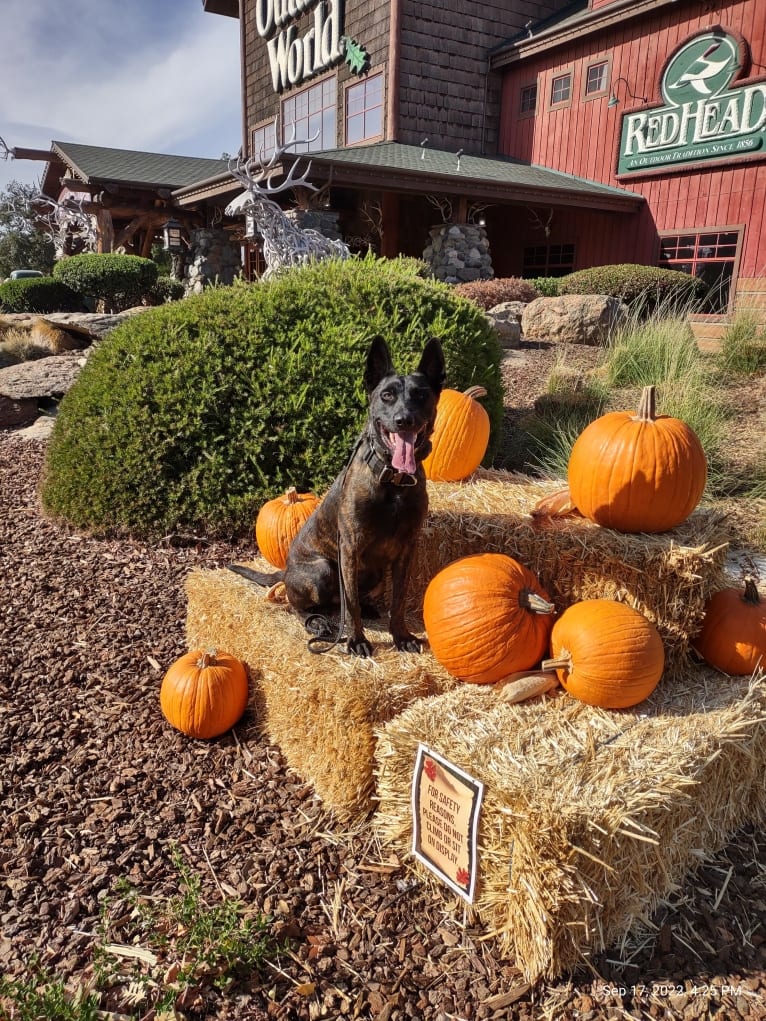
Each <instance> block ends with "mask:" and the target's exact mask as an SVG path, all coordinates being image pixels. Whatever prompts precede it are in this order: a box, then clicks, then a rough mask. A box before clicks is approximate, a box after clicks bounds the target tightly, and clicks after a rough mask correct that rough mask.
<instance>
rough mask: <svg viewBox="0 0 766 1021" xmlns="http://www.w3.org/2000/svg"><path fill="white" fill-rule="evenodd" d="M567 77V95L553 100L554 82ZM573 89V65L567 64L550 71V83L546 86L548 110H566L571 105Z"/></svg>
mask: <svg viewBox="0 0 766 1021" xmlns="http://www.w3.org/2000/svg"><path fill="white" fill-rule="evenodd" d="M563 78H569V95H568V96H567V97H566V99H559V100H556V101H554V99H553V86H554V84H555V83H556V82H557V81H559V80H561V79H563ZM574 91H575V76H574V66H573V65H569V66H568V67H562V68H559V69H558V70H556V71H552V72H551V76H550V84H549V86H548V109H549V110H566V109H567V108H568V107H570V106H571V105H572V101H573V99H574Z"/></svg>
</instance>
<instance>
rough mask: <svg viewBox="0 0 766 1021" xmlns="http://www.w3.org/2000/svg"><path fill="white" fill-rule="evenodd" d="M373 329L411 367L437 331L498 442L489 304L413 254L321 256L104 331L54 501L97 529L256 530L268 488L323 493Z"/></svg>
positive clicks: (357, 403)
mask: <svg viewBox="0 0 766 1021" xmlns="http://www.w3.org/2000/svg"><path fill="white" fill-rule="evenodd" d="M376 334H381V335H382V336H383V337H385V339H386V340H387V341H388V343H389V346H390V347H391V351H392V355H393V358H394V362H395V364H396V366H397V367H398V368H400V369H401V370H402V371H410V370H411V369H412V368H414V367H415V365H416V364H417V361H418V360H419V357H420V353H421V351H422V349H423V346H424V344H425V342H426V341H427V340H428V338H429V337H431V336H437V337H439V338H440V339H441V341H442V344H443V347H444V352H445V358H446V362H447V372H448V384H449V385H450V386H453V387H455V388H457V389H461V390H463V389H465V388H466V387H467V386H469V385H471V384H472V383H479V384H481V385H483V386H484V387H486V389H487V391H488V396H487V397H486V398H485V399H484V401H483V402H482V403H483V404H484V406H485V407H486V409H487V411H488V413H489V415H490V420H491V423H492V436H493V441H492V442H493V443H494V442H495V438H496V437H497V436H498V435H499V433H500V427H501V423H502V402H503V392H502V382H501V378H500V370H499V363H500V357H501V351H500V347H499V344H498V342H497V339H496V337H495V334H494V331H493V330H492V329H491V327H490V326H489V324H488V323H487V321H486V319H485V317H484V315H483V314H482V313H481V312H480V311H479V310H478V309H477V308H476V307H475V306H474V305H472V304H471V303H470V302H468V301H465V300H463V299H461V298H458V297H457V296H456V295H454V294H453V292H452V290H451V289H450V287H449V286H448V285H446V284H442V283H437V282H436V281H433V280H425V279H421V278H419V277H418V276H416V275H414V274H413V272H412V271H411V266H410V265H409V263H406V262H405V263H404V264H399V263H398V261H397V260H393V261H389V262H387V261H384V260H376V259H374V258H366V259H363V260H358V259H350V260H346V261H344V262H340V261H327V262H321V263H315V264H313V265H310V266H305V267H301V268H299V269H295V270H291V271H289V272H287V273H284V274H283V275H280V276H278V277H275V278H274V279H273V280H270V281H268V282H267V283H259V284H253V285H240V286H237V287H222V288H210V289H208V290H206V291H205V292H203V293H202V294H199V295H193V296H191V297H188V298H186V299H185V300H184V301H182V302H176V303H173V304H169V305H162V306H159V307H157V308H154V309H148V310H147V311H146V312H144V313H142V315H140V316H136V317H134V318H132V319H130V320H129V321H128V322H125V323H123V324H122V325H121V326H119V327H118V328H117V329H116V330H114V331H113V332H112V333H111V334H109V336H108V337H107V338H106V339H105V340H104V341H103V342H102V343H101V344H100V345H99V346H98V347H97V348H96V350H95V351H94V352H93V354H92V355H91V357H90V358H89V359H88V362H87V364H86V365H85V367H84V368H83V370H82V372H81V374H80V376H79V378H78V380H77V382H76V383H75V385H74V386H73V387H72V389H71V390H70V391H69V393H68V394H67V396H66V397H65V398H64V400H63V401H62V403H61V406H60V409H59V414H58V416H57V419H56V424H55V428H54V431H53V434H52V436H51V440H50V442H49V447H48V458H47V467H46V473H45V478H44V482H43V489H42V494H43V502H44V505H45V507H46V508H47V509H48V510H49V511H50V512H51V513H53V514H55V515H60V516H63V517H64V518H66V519H68V520H69V521H71V522H73V523H74V524H75V525H78V526H83V527H88V528H93V529H97V530H100V531H129V532H133V533H135V534H143V535H160V534H167V533H169V532H172V531H174V530H179V529H186V530H188V529H194V530H200V529H202V530H205V531H206V532H208V533H209V534H212V535H229V534H246V533H247V532H249V530H250V529H251V527H252V523H253V521H254V518H255V515H256V513H257V511H258V509H259V507H260V506H261V504H262V503H263V502H264V501H265V500H266V499H269V498H271V497H273V496H275V495H277V494H278V493H279V492H283V491H284V489H285V488H286V487H287V486H288V485H291V484H292V485H296V486H298V488H299V489H304V490H309V489H313V490H315V491H322V490H323V489H324V488H325V487H326V486H327V485H328V483H329V482H330V481H331V479H332V478H333V477H334V476H335V475H336V474H337V473H338V472H339V471H340V469H341V468H342V466H343V464H344V463H345V461H346V459H347V458H348V455H349V451H350V450H351V447H352V443H353V439H354V436H355V434H356V433H357V432H358V431H359V429H360V428H361V425H362V423H363V420H364V415H365V411H366V398H365V395H364V390H363V385H362V376H363V371H364V360H365V355H366V351H367V348H368V346H369V343H370V340H371V339H372V337H374V336H375V335H376ZM489 458H491V450H490V452H489V454H488V459H489Z"/></svg>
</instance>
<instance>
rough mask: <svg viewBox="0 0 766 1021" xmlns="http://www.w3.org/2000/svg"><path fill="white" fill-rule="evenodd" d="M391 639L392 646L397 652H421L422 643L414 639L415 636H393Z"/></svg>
mask: <svg viewBox="0 0 766 1021" xmlns="http://www.w3.org/2000/svg"><path fill="white" fill-rule="evenodd" d="M393 639H394V645H395V646H396V648H397V649H398V650H399V652H422V651H423V643H422V642H421V640H420V639H419V638H416V637H415V635H411V634H403V635H394V636H393Z"/></svg>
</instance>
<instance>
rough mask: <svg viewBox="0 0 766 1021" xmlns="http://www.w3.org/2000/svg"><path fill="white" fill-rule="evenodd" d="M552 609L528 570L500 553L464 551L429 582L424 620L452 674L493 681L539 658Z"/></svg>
mask: <svg viewBox="0 0 766 1021" xmlns="http://www.w3.org/2000/svg"><path fill="white" fill-rule="evenodd" d="M554 612H555V608H554V606H553V604H552V603H551V602H550V601H549V599H548V595H547V593H546V592H545V590H544V589H543V588H542V587H541V586H540V583H539V582H538V580H537V578H536V577H535V575H534V574H533V573H532V571H530V570H528V569H527V568H526V567H524V566H523V565H522V564H520V563H518V562H517V561H516V560H514V559H513V558H512V557H509V556H506V555H505V554H503V553H479V554H476V555H475V556H468V557H462V558H461V559H460V560H455V561H454V562H453V563H451V564H448V565H447V566H446V567H445V568H443V569H442V570H441V571H439V573H438V574H436V575H435V576H434V577H433V578H432V579H431V581H430V582H429V584H428V588H427V589H426V594H425V597H424V600H423V622H424V624H425V627H426V632H427V633H428V641H429V644H430V646H431V651H432V652H433V654H434V656H435V657H436V659H437V660H438V661H439V663H441V665H442V666H443V667H444V668H445V670H448V671H449V673H451V674H452V675H453V676H454V677H458V678H460V680H462V681H469V682H471V683H473V684H491V683H493V682H494V681H499V680H501V679H502V678H504V677H507V676H508V674H511V673H514V672H515V671H517V670H527V669H528V668H529V667H532V666H535V665H536V664H537V663H539V662H540V659H541V657H542V656H543V654H544V653H545V650H546V648H547V645H548V636H549V634H550V630H551V614H553V613H554Z"/></svg>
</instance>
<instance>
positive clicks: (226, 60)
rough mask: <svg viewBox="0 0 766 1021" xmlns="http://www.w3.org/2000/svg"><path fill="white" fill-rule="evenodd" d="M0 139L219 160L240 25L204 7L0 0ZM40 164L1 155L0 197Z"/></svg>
mask: <svg viewBox="0 0 766 1021" xmlns="http://www.w3.org/2000/svg"><path fill="white" fill-rule="evenodd" d="M0 39H2V40H3V53H2V60H0V136H2V138H3V139H4V141H5V143H6V145H7V146H8V147H9V148H13V147H14V146H18V147H28V148H35V149H45V150H48V149H50V144H51V141H52V140H54V139H55V140H56V141H68V142H81V143H84V144H87V145H105V146H113V147H115V148H119V149H139V150H144V151H146V152H164V153H173V154H177V155H181V156H208V157H219V156H220V155H221V154H222V153H224V152H227V153H234V152H236V151H237V150H238V149H239V146H240V143H241V131H242V129H241V118H240V72H239V22H238V21H237V19H236V18H226V17H223V16H221V15H215V14H205V12H204V11H203V9H202V0H66V2H65V3H63V2H62V0H0ZM44 168H45V164H44V163H32V162H29V161H26V160H10V159H9V160H2V159H0V190H2V189H3V188H5V186H6V185H7V184H8V182H9V181H11V180H14V179H15V180H19V181H24V182H25V183H29V184H32V183H34V182H35V181H37V180H38V179H39V178H40V175H41V174H42V172H43V170H44Z"/></svg>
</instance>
